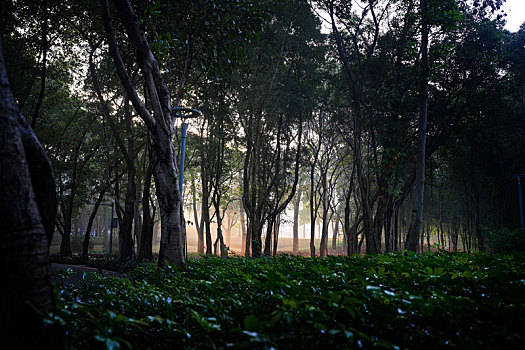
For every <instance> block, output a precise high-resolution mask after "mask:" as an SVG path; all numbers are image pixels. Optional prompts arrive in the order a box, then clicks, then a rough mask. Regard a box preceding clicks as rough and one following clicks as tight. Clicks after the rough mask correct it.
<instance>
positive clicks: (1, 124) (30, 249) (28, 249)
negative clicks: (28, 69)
mask: <svg viewBox="0 0 525 350" xmlns="http://www.w3.org/2000/svg"><path fill="white" fill-rule="evenodd" d="M23 119H24V118H23V116H22V115H21V114H20V111H19V110H18V107H17V106H16V104H15V101H14V99H13V96H12V94H11V90H10V87H9V82H8V80H7V72H6V70H5V65H4V58H3V54H2V49H1V43H0V144H1V148H2V152H1V155H0V198H2V200H1V201H0V222H1V225H0V274H1V276H2V279H3V281H2V286H3V288H1V289H0V329H1V330H2V334H4V335H5V336H4V337H3V338H2V347H5V348H7V349H29V348H52V347H53V345H51V342H50V339H51V337H50V336H49V334H48V333H47V332H49V330H46V329H44V327H43V323H42V320H41V316H40V315H39V314H38V313H37V312H35V311H34V309H33V307H34V308H36V309H37V310H38V311H40V312H44V313H45V312H50V311H53V309H54V301H53V300H54V298H53V292H52V288H51V285H50V282H49V260H48V242H50V241H51V238H52V236H49V239H48V237H47V235H46V227H45V225H44V223H43V221H44V220H43V218H42V217H43V216H45V215H46V213H47V211H43V212H42V213H40V211H39V207H40V205H42V203H40V205H39V203H38V201H39V197H38V195H37V193H38V192H40V195H41V196H44V197H46V195H47V196H49V197H51V196H55V193H54V192H53V193H49V192H46V191H47V190H46V189H43V188H38V187H39V186H40V185H39V183H38V182H35V183H32V176H31V173H30V172H31V167H32V165H31V163H32V162H34V161H37V164H44V163H46V164H47V166H46V169H49V170H50V171H49V172H41V173H40V174H39V176H40V177H42V178H47V177H48V176H51V180H52V181H54V179H53V173H52V169H51V166H50V165H49V161H48V159H47V157H46V156H45V153H44V151H43V149H42V148H41V146H40V144H39V143H38V140H37V139H36V137H35V136H34V134H33V133H32V132H31V129H29V128H27V129H25V125H27V123H26V122H25V120H23ZM21 120H23V122H24V123H23V124H24V125H21V124H20V121H21ZM28 132H31V134H32V135H31V138H30V140H33V141H32V142H36V143H33V144H32V147H31V148H29V147H28V148H26V144H25V143H24V141H23V139H24V137H25V136H24V135H23V134H24V133H28ZM26 136H27V134H26ZM34 150H38V152H37V153H33V151H34ZM40 157H43V158H41V159H40ZM33 165H34V164H33ZM34 176H36V174H34ZM53 189H54V188H53ZM55 210H56V207H55ZM48 211H52V210H51V208H48ZM47 219H49V218H47ZM53 225H54V221H53ZM50 232H51V233H52V231H51V230H50ZM28 334H29V335H30V336H28ZM56 345H57V344H56V343H55V344H54V346H56Z"/></svg>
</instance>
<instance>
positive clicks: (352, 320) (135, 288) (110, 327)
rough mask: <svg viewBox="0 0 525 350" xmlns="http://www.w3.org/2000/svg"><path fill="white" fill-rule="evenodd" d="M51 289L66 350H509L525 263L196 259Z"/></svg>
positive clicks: (523, 320) (524, 333)
mask: <svg viewBox="0 0 525 350" xmlns="http://www.w3.org/2000/svg"><path fill="white" fill-rule="evenodd" d="M88 277H89V278H83V279H82V282H81V284H80V285H65V286H63V285H62V284H59V287H57V288H59V289H57V303H58V311H57V312H56V313H54V314H49V315H48V317H47V320H46V322H47V323H48V324H52V325H60V327H61V328H62V330H63V334H64V337H65V339H66V342H67V344H68V346H69V347H70V348H72V349H84V348H119V347H120V348H137V349H165V348H188V349H196V348H197V349H201V348H226V347H235V348H249V349H253V348H263V349H264V348H266V349H268V348H279V349H299V348H309V349H310V348H325V347H334V348H361V347H364V348H376V347H384V348H392V349H396V348H434V349H435V348H448V347H459V348H517V347H518V346H519V345H522V344H523V343H524V342H525V330H524V329H523V324H525V313H524V312H523V308H524V306H525V293H523V291H524V289H525V254H518V253H516V254H512V255H486V254H481V253H480V254H466V253H443V252H440V253H432V254H424V255H416V254H414V253H407V255H406V256H404V255H403V254H402V253H396V254H386V255H367V256H365V257H364V258H359V257H328V258H325V259H321V258H312V259H311V258H302V257H293V256H281V257H278V258H274V259H270V258H260V259H249V258H231V259H220V258H214V257H203V258H200V259H196V260H191V259H189V260H188V263H187V266H186V268H185V269H183V270H181V269H179V268H177V267H170V268H169V270H168V271H164V270H162V269H159V268H157V267H156V266H155V265H154V264H144V265H142V266H139V267H136V268H134V269H132V270H130V272H129V273H128V274H127V275H126V277H125V278H116V277H104V276H102V275H97V274H90V275H89V276H88Z"/></svg>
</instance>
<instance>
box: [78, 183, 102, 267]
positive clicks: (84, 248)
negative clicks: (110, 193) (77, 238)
mask: <svg viewBox="0 0 525 350" xmlns="http://www.w3.org/2000/svg"><path fill="white" fill-rule="evenodd" d="M107 188H108V185H104V186H103V187H102V189H101V190H100V193H99V195H98V198H97V201H96V202H95V205H94V206H93V210H92V211H91V215H90V216H89V220H88V224H87V227H86V232H85V233H84V241H83V242H82V253H81V254H80V260H81V261H82V262H83V263H86V262H87V261H88V253H89V252H88V250H89V237H90V234H91V227H92V226H93V220H95V216H96V215H97V211H98V208H99V207H100V203H102V199H104V194H105V193H106V189H107ZM97 234H98V232H97Z"/></svg>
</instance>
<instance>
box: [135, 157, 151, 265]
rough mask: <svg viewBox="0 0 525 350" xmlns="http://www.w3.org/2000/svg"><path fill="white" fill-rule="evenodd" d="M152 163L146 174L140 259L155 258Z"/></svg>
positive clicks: (143, 193) (143, 192)
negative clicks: (151, 203)
mask: <svg viewBox="0 0 525 350" xmlns="http://www.w3.org/2000/svg"><path fill="white" fill-rule="evenodd" d="M153 167H154V165H153V164H152V163H150V164H148V168H147V170H146V174H145V175H144V190H143V191H142V232H141V234H140V245H139V247H140V248H139V254H138V259H139V260H143V259H147V260H151V259H153V227H154V224H155V223H154V219H155V207H153V214H152V213H150V200H151V193H150V191H151V178H152V176H153Z"/></svg>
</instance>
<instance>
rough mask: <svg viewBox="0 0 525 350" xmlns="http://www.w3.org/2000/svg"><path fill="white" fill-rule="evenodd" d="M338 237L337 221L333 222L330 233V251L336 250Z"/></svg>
mask: <svg viewBox="0 0 525 350" xmlns="http://www.w3.org/2000/svg"><path fill="white" fill-rule="evenodd" d="M338 235H339V220H335V224H334V226H333V232H332V250H334V251H336V250H337V237H338Z"/></svg>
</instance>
